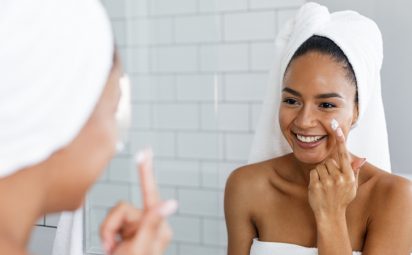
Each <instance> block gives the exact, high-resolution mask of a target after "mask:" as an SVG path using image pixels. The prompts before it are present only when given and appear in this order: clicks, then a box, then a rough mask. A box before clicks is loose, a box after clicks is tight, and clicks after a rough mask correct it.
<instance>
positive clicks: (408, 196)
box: [362, 171, 412, 255]
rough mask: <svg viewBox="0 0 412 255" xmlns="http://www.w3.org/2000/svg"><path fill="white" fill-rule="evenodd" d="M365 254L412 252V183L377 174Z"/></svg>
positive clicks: (394, 176)
mask: <svg viewBox="0 0 412 255" xmlns="http://www.w3.org/2000/svg"><path fill="white" fill-rule="evenodd" d="M372 179H374V181H373V182H372V183H373V186H372V189H371V193H370V197H371V201H370V202H371V203H370V215H369V217H368V223H367V235H366V237H367V238H366V241H365V245H364V250H363V253H362V254H365V255H369V254H373V255H375V254H409V253H410V251H411V250H412V238H411V236H412V217H411V216H410V211H411V210H412V182H411V181H409V180H408V179H406V178H403V177H401V176H398V175H396V174H391V173H386V172H380V171H376V174H375V175H374V176H373V177H372ZM395 240H396V242H395Z"/></svg>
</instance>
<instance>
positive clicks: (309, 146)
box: [292, 132, 327, 149]
mask: <svg viewBox="0 0 412 255" xmlns="http://www.w3.org/2000/svg"><path fill="white" fill-rule="evenodd" d="M292 134H293V137H294V139H295V141H296V143H297V144H298V145H299V147H301V148H303V149H312V148H314V147H317V146H318V145H319V144H321V143H322V142H323V140H325V138H326V137H327V135H324V136H323V137H322V138H320V139H319V140H317V141H313V142H302V141H301V140H299V139H298V137H297V134H296V133H293V132H292ZM311 136H312V137H314V136H316V135H311ZM317 136H318V135H317Z"/></svg>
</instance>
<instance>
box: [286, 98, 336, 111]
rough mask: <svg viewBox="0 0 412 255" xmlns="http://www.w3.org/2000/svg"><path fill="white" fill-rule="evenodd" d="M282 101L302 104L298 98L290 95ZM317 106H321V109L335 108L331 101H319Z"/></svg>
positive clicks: (294, 104) (297, 104)
mask: <svg viewBox="0 0 412 255" xmlns="http://www.w3.org/2000/svg"><path fill="white" fill-rule="evenodd" d="M282 103H284V104H286V105H288V106H300V105H301V104H302V103H301V102H300V101H299V100H298V99H295V98H290V97H288V98H284V99H282ZM318 107H319V108H321V109H322V110H323V109H329V110H330V109H333V108H336V107H337V105H336V104H334V103H331V102H320V103H319V105H318Z"/></svg>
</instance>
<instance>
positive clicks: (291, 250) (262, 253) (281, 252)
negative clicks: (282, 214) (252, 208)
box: [250, 238, 362, 255]
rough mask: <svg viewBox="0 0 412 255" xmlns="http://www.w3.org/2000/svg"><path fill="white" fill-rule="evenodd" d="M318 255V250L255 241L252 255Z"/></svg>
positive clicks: (355, 252) (356, 254)
mask: <svg viewBox="0 0 412 255" xmlns="http://www.w3.org/2000/svg"><path fill="white" fill-rule="evenodd" d="M286 254H287V255H318V249H317V248H309V247H304V246H300V245H297V244H290V243H276V242H261V241H259V240H257V239H256V238H255V239H253V244H252V247H251V248H250V255H286ZM352 254H353V255H360V254H362V252H359V251H354V252H353V253H352Z"/></svg>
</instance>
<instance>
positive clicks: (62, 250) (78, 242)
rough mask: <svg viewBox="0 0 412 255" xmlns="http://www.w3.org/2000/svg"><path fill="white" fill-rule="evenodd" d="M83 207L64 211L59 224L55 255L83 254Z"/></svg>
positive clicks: (54, 248) (54, 246)
mask: <svg viewBox="0 0 412 255" xmlns="http://www.w3.org/2000/svg"><path fill="white" fill-rule="evenodd" d="M83 238H84V236H83V208H80V209H78V210H77V211H75V212H63V213H62V214H61V216H60V220H59V225H58V226H57V231H56V237H55V240H54V245H53V253H52V254H53V255H82V254H83Z"/></svg>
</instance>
